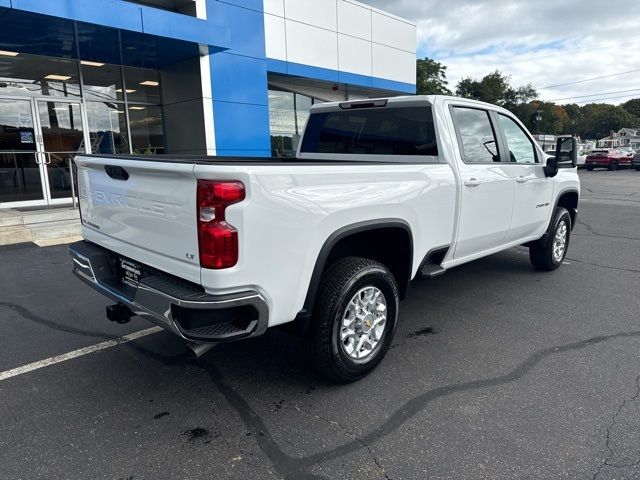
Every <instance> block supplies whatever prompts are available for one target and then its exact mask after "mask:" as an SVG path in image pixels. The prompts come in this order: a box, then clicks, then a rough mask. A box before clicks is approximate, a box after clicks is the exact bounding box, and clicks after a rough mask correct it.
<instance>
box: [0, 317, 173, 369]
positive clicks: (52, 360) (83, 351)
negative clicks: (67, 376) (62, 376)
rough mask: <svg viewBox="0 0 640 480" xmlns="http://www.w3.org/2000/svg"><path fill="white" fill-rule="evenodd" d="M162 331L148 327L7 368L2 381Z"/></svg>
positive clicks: (158, 328)
mask: <svg viewBox="0 0 640 480" xmlns="http://www.w3.org/2000/svg"><path fill="white" fill-rule="evenodd" d="M161 331H162V328H160V327H151V328H147V329H146V330H140V331H139V332H134V333H130V334H129V335H124V336H122V337H118V338H114V339H113V340H107V341H106V342H102V343H97V344H95V345H91V346H89V347H84V348H80V349H79V350H73V351H72V352H67V353H63V354H62V355H57V356H55V357H49V358H45V359H44V360H39V361H37V362H33V363H29V364H27V365H23V366H21V367H17V368H13V369H11V370H6V371H4V372H0V381H2V380H6V379H7V378H11V377H16V376H18V375H22V374H24V373H28V372H33V371H34V370H38V369H40V368H44V367H48V366H50V365H55V364H56V363H61V362H66V361H67V360H72V359H74V358H78V357H82V356H83V355H89V354H90V353H94V352H99V351H100V350H104V349H106V348H111V347H115V346H116V345H121V344H123V343H127V342H131V341H132V340H136V339H138V338H142V337H146V336H147V335H151V334H153V333H157V332H161Z"/></svg>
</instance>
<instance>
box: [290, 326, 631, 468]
mask: <svg viewBox="0 0 640 480" xmlns="http://www.w3.org/2000/svg"><path fill="white" fill-rule="evenodd" d="M638 337H640V330H634V331H630V332H620V333H615V334H610V335H599V336H595V337H591V338H587V339H585V340H580V341H577V342H573V343H568V344H565V345H559V346H555V347H548V348H545V349H542V350H539V351H537V352H534V353H532V354H531V355H530V356H529V357H527V358H526V359H525V360H524V361H523V362H522V363H520V364H519V365H518V366H516V367H515V368H514V369H513V370H511V371H510V372H508V373H506V374H504V375H500V376H497V377H491V378H485V379H481V380H471V381H469V382H464V383H454V384H449V385H445V386H442V387H436V388H434V389H432V390H428V391H426V392H424V393H422V394H420V395H418V396H417V397H414V398H412V399H411V400H408V401H407V402H406V403H404V404H403V405H402V406H401V407H400V408H399V409H398V410H396V411H395V412H393V413H392V414H391V415H389V417H388V418H387V420H386V421H385V422H384V423H382V424H381V425H379V426H378V427H376V428H375V429H373V430H372V431H371V432H369V433H368V434H366V435H364V436H363V437H361V441H363V442H365V443H366V444H368V445H371V444H372V443H374V442H377V441H379V440H380V439H382V438H384V437H386V436H387V435H389V434H390V433H392V432H394V431H395V430H397V429H398V428H399V427H400V426H402V425H403V424H404V423H405V422H407V421H408V420H409V419H410V418H412V417H414V416H415V415H417V414H418V413H420V412H422V411H424V409H425V408H426V407H427V406H428V405H429V404H430V403H432V402H433V401H435V400H437V399H440V398H443V397H447V396H450V395H453V394H456V393H462V392H469V391H474V390H480V389H485V388H491V387H496V386H501V385H506V384H509V383H512V382H514V381H516V380H520V379H521V378H523V377H525V376H526V375H528V374H529V373H530V372H531V371H532V370H533V368H534V367H535V366H536V365H538V364H539V363H540V362H541V361H542V360H544V359H545V358H547V357H551V356H553V355H560V354H563V353H567V352H572V351H576V350H581V349H583V348H586V347H588V346H592V345H597V344H599V343H603V342H608V341H611V340H615V339H622V338H638ZM359 448H361V443H360V441H356V440H353V441H351V442H349V443H346V444H344V445H341V446H339V447H336V448H333V449H331V450H327V451H325V452H321V453H317V454H315V455H312V456H310V457H307V458H304V459H302V462H303V463H304V464H305V465H307V466H310V465H314V464H317V463H321V462H325V461H328V460H332V459H335V458H339V457H342V456H344V455H347V454H349V453H351V452H353V451H355V450H357V449H359Z"/></svg>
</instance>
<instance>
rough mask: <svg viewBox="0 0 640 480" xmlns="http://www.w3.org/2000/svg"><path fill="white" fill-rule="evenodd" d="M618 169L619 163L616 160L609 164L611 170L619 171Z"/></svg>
mask: <svg viewBox="0 0 640 480" xmlns="http://www.w3.org/2000/svg"><path fill="white" fill-rule="evenodd" d="M617 169H618V162H616V161H615V160H614V161H613V162H611V163H610V164H609V170H617Z"/></svg>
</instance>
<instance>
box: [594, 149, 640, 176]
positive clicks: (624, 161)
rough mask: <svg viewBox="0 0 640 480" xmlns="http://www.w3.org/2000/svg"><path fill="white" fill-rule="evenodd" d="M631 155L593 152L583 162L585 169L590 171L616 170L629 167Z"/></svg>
mask: <svg viewBox="0 0 640 480" xmlns="http://www.w3.org/2000/svg"><path fill="white" fill-rule="evenodd" d="M632 160H633V155H629V154H627V153H622V152H620V151H617V152H616V151H615V150H593V151H592V152H591V153H590V154H589V155H587V159H586V160H585V163H584V164H585V167H586V169H587V170H589V171H591V170H593V169H594V168H607V169H609V170H617V169H618V168H620V167H631V161H632Z"/></svg>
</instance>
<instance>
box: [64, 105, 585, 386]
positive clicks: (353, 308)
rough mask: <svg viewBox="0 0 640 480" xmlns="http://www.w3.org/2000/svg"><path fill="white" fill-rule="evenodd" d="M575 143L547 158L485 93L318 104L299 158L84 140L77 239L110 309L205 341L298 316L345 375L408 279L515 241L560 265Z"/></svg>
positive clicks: (335, 372) (322, 359)
mask: <svg viewBox="0 0 640 480" xmlns="http://www.w3.org/2000/svg"><path fill="white" fill-rule="evenodd" d="M239 128H242V127H239ZM576 155H577V145H576V142H575V140H574V139H571V138H561V139H559V140H558V148H557V151H556V155H555V156H553V157H547V155H545V153H544V151H543V150H542V149H541V148H540V147H539V146H538V144H537V143H536V142H535V141H534V140H533V139H532V137H531V135H530V134H529V133H528V132H527V130H526V129H525V127H524V126H523V125H522V124H521V123H520V122H519V121H518V119H517V118H516V117H514V116H513V115H512V114H511V113H510V112H508V111H507V110H504V109H502V108H500V107H496V106H494V105H489V104H485V103H481V102H476V101H470V100H463V99H460V98H453V97H442V96H412V97H396V98H388V99H374V100H364V101H350V102H342V103H325V104H318V105H314V106H313V108H312V109H311V114H310V117H309V120H308V122H307V125H306V129H305V132H304V135H303V138H302V141H301V143H300V146H299V148H298V155H297V157H296V158H293V159H261V158H231V157H227V158H225V157H201V158H199V157H173V156H170V155H167V156H162V157H161V156H131V157H128V156H91V155H82V156H78V157H77V158H76V164H77V175H78V178H77V181H78V186H79V197H80V213H81V217H82V226H83V228H82V232H83V237H84V241H81V242H77V243H74V244H72V245H71V246H70V253H71V255H72V257H73V262H74V271H75V273H76V275H77V276H78V277H79V278H80V279H82V280H83V281H84V282H86V283H87V284H89V285H90V286H92V287H93V288H95V289H96V290H98V291H99V292H102V293H103V294H104V295H106V296H107V297H110V298H111V299H113V301H114V302H116V303H115V304H114V305H112V306H110V307H108V308H107V316H108V317H109V318H110V319H111V320H114V321H118V322H126V321H128V320H129V319H130V317H131V316H133V315H139V316H142V317H144V318H146V319H148V320H150V321H151V322H153V323H155V324H157V325H160V326H162V327H164V328H166V329H167V330H170V331H171V332H173V333H175V334H176V335H178V336H180V337H182V338H184V339H186V340H188V341H189V342H190V346H191V347H192V349H193V350H194V351H195V352H196V354H202V353H203V352H204V351H206V350H208V348H209V347H210V346H211V345H213V344H215V343H219V342H224V341H230V340H238V339H243V338H249V337H255V336H257V335H260V334H262V333H264V332H265V330H267V328H270V327H275V326H279V325H283V324H289V327H293V328H291V330H294V331H296V332H297V333H298V334H299V335H300V336H301V337H302V338H303V341H304V345H305V348H306V349H307V350H308V352H309V354H310V358H311V359H312V362H313V364H314V366H315V367H316V368H317V369H318V370H319V371H320V372H322V373H324V374H326V375H328V376H329V377H331V378H333V379H335V380H337V381H342V382H348V381H353V380H357V379H359V378H361V377H363V376H364V375H366V374H367V373H369V372H370V371H371V370H372V369H373V368H374V367H375V366H376V365H377V364H378V362H380V360H381V359H382V358H383V356H384V355H385V353H386V351H387V349H388V348H389V345H390V344H391V341H392V338H393V335H394V331H395V329H396V324H397V319H398V307H399V300H400V299H402V298H403V297H404V296H405V294H406V293H407V290H408V287H409V283H410V282H411V280H413V279H414V278H416V277H419V276H426V277H436V276H439V275H441V274H443V273H445V271H446V270H447V269H449V268H452V267H455V266H456V265H460V264H463V263H466V262H469V261H471V260H475V259H477V258H480V257H484V256H486V255H490V254H492V253H495V252H499V251H501V250H505V249H507V248H511V247H514V246H516V245H526V246H528V247H529V252H530V258H531V262H532V264H533V266H534V267H535V268H536V269H539V270H553V269H555V268H557V267H558V266H559V265H561V264H562V261H563V258H564V256H565V254H566V252H567V247H568V245H569V238H570V234H571V229H572V227H573V225H574V224H575V222H576V215H577V207H578V197H579V188H580V184H579V179H578V175H577V171H576V168H575V165H576Z"/></svg>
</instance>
